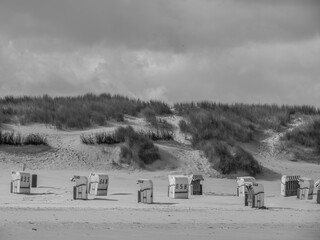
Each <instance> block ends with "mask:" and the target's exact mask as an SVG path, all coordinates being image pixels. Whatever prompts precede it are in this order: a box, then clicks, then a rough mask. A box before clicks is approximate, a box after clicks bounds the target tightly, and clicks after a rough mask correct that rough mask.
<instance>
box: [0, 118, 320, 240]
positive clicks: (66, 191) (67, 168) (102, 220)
mask: <svg viewBox="0 0 320 240" xmlns="http://www.w3.org/2000/svg"><path fill="white" fill-rule="evenodd" d="M166 120H167V121H169V122H171V123H173V124H174V125H176V126H177V124H178V122H179V120H180V119H179V118H178V117H167V118H166ZM126 124H130V125H131V126H133V127H134V128H135V129H137V130H146V129H147V128H148V124H147V123H146V122H145V121H144V120H143V119H139V118H133V117H130V118H126V122H125V123H124V124H122V125H123V126H124V125H126ZM117 126H119V124H118V123H113V124H110V126H108V127H104V128H96V129H88V130H84V131H60V130H57V129H55V128H53V127H51V126H45V125H38V124H35V125H31V126H16V125H7V126H6V127H7V128H11V129H14V130H15V131H18V132H20V133H22V134H28V133H41V134H44V135H45V136H46V137H47V139H48V142H49V144H50V146H51V148H50V149H38V148H35V149H31V150H30V149H29V150H28V151H31V153H29V154H24V153H23V151H22V152H19V151H18V150H17V149H15V148H10V147H5V146H1V147H0V164H1V169H0V192H1V193H2V194H0V239H1V240H15V239H90V238H91V239H147V238H152V239H317V240H318V239H320V228H319V222H320V204H316V201H315V198H316V196H315V195H314V198H313V200H308V201H307V200H299V199H297V198H296V197H286V198H285V197H281V196H280V177H281V175H282V174H287V175H291V174H298V175H301V176H306V177H311V178H313V179H314V180H316V179H318V178H320V165H316V164H312V163H305V162H299V161H298V162H294V161H290V160H289V159H288V158H287V156H286V155H285V154H282V153H281V152H278V150H277V149H278V148H277V144H278V140H279V133H274V132H270V133H269V136H268V137H267V138H266V139H263V140H262V141H261V143H260V144H258V145H254V144H251V145H250V144H247V145H244V147H245V148H247V149H249V150H250V151H251V152H252V153H253V154H254V156H255V157H256V158H257V159H258V161H260V162H261V163H262V164H263V166H264V168H265V172H264V173H263V174H262V175H260V176H257V179H258V181H259V182H260V183H262V184H263V185H264V188H265V205H266V207H267V209H252V208H249V207H245V206H244V203H243V199H242V198H239V197H236V196H235V194H236V182H235V180H234V179H228V178H223V176H221V175H219V174H218V173H217V172H216V171H215V170H213V169H211V168H210V165H209V163H208V160H207V159H206V158H205V157H204V156H203V154H201V152H200V151H197V150H194V149H192V148H191V147H190V142H189V141H188V139H186V136H184V134H181V133H180V132H179V130H178V128H176V130H175V135H174V136H175V140H176V142H172V143H168V142H160V143H157V146H158V147H159V149H160V154H161V156H162V158H163V159H164V160H163V162H161V163H160V162H155V163H154V164H153V165H151V166H149V168H148V169H146V170H141V169H135V168H132V167H129V166H125V165H123V166H120V167H119V166H118V165H117V166H116V165H115V164H114V162H117V161H118V155H119V147H117V146H88V145H84V144H82V143H81V141H80V135H81V134H83V133H92V132H96V131H113V130H114V129H115V128H116V127H117ZM292 127H294V126H292ZM23 163H25V164H26V166H27V169H26V171H28V172H31V173H33V174H37V175H38V187H37V188H33V189H32V194H30V195H19V194H10V192H9V187H10V173H11V170H20V169H21V168H22V164H23ZM91 171H96V172H106V173H107V174H108V175H109V178H110V185H109V192H108V196H102V197H97V196H91V195H90V196H89V200H87V201H81V200H77V201H74V200H72V186H73V184H74V183H72V182H70V181H69V178H70V177H71V176H73V175H74V174H79V175H85V176H87V175H88V174H89V173H90V172H91ZM190 173H200V174H203V175H204V176H205V181H204V183H203V184H204V186H203V188H204V193H205V194H204V195H203V196H190V198H189V199H185V200H182V199H180V200H179V199H171V198H168V197H167V185H168V178H167V176H168V174H190ZM139 178H149V179H151V180H153V183H154V202H155V203H154V204H151V205H145V204H138V203H137V193H136V191H137V189H138V188H137V185H136V180H137V179H139Z"/></svg>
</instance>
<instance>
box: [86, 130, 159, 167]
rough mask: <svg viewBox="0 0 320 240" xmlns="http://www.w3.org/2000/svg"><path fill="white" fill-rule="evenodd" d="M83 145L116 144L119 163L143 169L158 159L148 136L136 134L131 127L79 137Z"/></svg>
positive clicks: (156, 151) (156, 150)
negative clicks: (117, 144) (118, 145)
mask: <svg viewBox="0 0 320 240" xmlns="http://www.w3.org/2000/svg"><path fill="white" fill-rule="evenodd" d="M81 140H82V142H83V143H84V144H116V143H122V145H121V146H120V150H121V151H120V162H122V163H131V164H132V163H135V164H138V166H140V167H143V166H144V165H146V164H151V163H153V162H154V161H156V160H158V159H160V155H159V151H158V148H157V147H156V146H154V144H153V142H152V141H151V140H150V138H149V137H148V136H146V135H145V134H144V133H141V132H136V131H135V130H134V129H133V128H132V127H131V126H128V127H119V128H117V129H116V130H115V132H113V133H96V134H89V135H81Z"/></svg>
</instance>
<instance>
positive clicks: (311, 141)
mask: <svg viewBox="0 0 320 240" xmlns="http://www.w3.org/2000/svg"><path fill="white" fill-rule="evenodd" d="M282 140H284V141H287V142H288V143H291V144H292V143H293V144H299V145H301V146H304V147H308V148H311V149H313V150H314V151H315V152H316V153H318V154H320V118H316V119H313V120H310V121H309V122H308V123H307V124H305V125H303V126H300V127H298V128H296V129H293V130H292V131H290V132H287V133H286V134H285V135H284V136H283V137H282Z"/></svg>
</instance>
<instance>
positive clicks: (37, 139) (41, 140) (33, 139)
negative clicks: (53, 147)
mask: <svg viewBox="0 0 320 240" xmlns="http://www.w3.org/2000/svg"><path fill="white" fill-rule="evenodd" d="M23 145H45V146H47V145H48V142H47V139H46V137H44V136H42V135H40V134H33V133H32V134H29V135H27V136H26V137H25V138H23Z"/></svg>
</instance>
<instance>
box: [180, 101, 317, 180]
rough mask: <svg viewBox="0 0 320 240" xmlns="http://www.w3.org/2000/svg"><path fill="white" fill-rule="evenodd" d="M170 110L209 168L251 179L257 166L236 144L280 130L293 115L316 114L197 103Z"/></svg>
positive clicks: (306, 110)
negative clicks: (209, 163)
mask: <svg viewBox="0 0 320 240" xmlns="http://www.w3.org/2000/svg"><path fill="white" fill-rule="evenodd" d="M174 107H175V110H176V111H177V113H178V114H179V115H181V116H184V117H185V119H186V120H181V121H180V122H179V127H180V130H181V131H182V132H184V133H188V134H191V136H192V140H191V142H192V145H193V146H194V147H195V148H198V149H201V150H203V151H204V153H205V155H206V156H207V157H208V159H209V161H210V162H211V163H212V166H213V167H214V168H215V169H217V170H219V171H220V172H221V173H223V174H228V173H231V172H236V171H237V170H240V169H241V170H244V171H247V172H248V173H250V174H251V175H255V174H257V173H260V172H261V166H260V165H259V164H258V162H257V161H256V160H255V159H254V157H253V156H252V155H251V154H250V153H248V152H247V151H245V150H244V149H243V148H241V147H239V146H238V145H237V142H250V141H252V140H254V135H255V134H256V133H258V132H259V131H261V130H264V129H273V130H276V131H277V130H280V129H281V128H283V127H285V126H286V125H287V124H288V123H289V122H290V120H291V116H292V115H293V114H297V113H300V114H308V115H318V114H319V113H320V112H319V110H317V109H316V108H314V107H311V106H277V105H246V104H232V105H229V104H221V103H210V102H199V103H179V104H175V106H174ZM311 131H314V129H313V130H311Z"/></svg>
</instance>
